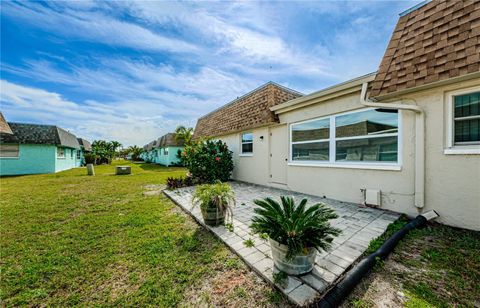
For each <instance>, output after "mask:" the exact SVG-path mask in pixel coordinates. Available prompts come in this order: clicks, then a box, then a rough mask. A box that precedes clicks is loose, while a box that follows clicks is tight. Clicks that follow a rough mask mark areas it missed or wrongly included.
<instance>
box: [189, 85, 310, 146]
mask: <svg viewBox="0 0 480 308" xmlns="http://www.w3.org/2000/svg"><path fill="white" fill-rule="evenodd" d="M300 96H302V94H301V93H300V92H297V91H294V90H291V89H288V88H286V87H283V86H280V85H278V84H276V83H273V82H268V83H266V84H265V85H263V86H261V87H259V88H257V89H255V90H253V91H251V92H249V93H247V94H245V95H243V96H241V97H239V98H237V99H235V100H233V101H232V102H230V103H228V104H226V105H224V106H222V107H220V108H218V109H217V110H214V111H212V112H210V113H209V114H207V115H205V116H203V117H201V118H200V119H198V121H197V125H196V126H195V131H194V134H193V136H194V138H199V137H215V136H220V135H225V134H229V133H234V132H238V131H242V130H248V129H253V128H256V127H261V126H265V125H267V124H271V123H276V122H278V118H277V116H276V115H275V114H274V113H273V112H272V111H270V108H271V107H273V106H275V105H278V104H281V103H283V102H286V101H289V100H291V99H294V98H297V97H300Z"/></svg>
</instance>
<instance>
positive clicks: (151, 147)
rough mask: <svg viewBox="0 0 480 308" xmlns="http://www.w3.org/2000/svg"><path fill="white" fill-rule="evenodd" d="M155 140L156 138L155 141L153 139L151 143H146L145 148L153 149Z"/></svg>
mask: <svg viewBox="0 0 480 308" xmlns="http://www.w3.org/2000/svg"><path fill="white" fill-rule="evenodd" d="M155 142H156V140H153V141H151V142H150V143H148V144H147V145H146V148H145V150H146V151H151V150H152V149H153V145H154V144H155Z"/></svg>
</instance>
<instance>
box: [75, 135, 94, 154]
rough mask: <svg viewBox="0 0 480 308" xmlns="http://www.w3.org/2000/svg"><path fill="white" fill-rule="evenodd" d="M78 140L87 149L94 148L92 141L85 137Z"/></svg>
mask: <svg viewBox="0 0 480 308" xmlns="http://www.w3.org/2000/svg"><path fill="white" fill-rule="evenodd" d="M77 140H78V144H80V146H82V147H83V149H84V150H85V151H91V150H92V145H91V144H90V142H88V141H87V140H85V139H83V138H77Z"/></svg>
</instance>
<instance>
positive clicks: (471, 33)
mask: <svg viewBox="0 0 480 308" xmlns="http://www.w3.org/2000/svg"><path fill="white" fill-rule="evenodd" d="M479 64H480V1H473V0H463V1H462V0H454V1H452V0H435V1H431V2H428V3H426V4H425V5H423V6H420V7H419V8H417V9H415V10H412V11H408V12H406V13H405V14H401V16H400V18H399V20H398V23H397V26H396V28H395V30H394V32H393V35H392V37H391V39H390V43H389V44H388V47H387V50H386V52H385V55H384V56H383V59H382V62H381V64H380V68H379V71H378V74H377V76H376V78H375V80H374V82H373V84H372V92H371V96H372V97H376V96H383V95H385V94H388V93H392V92H396V91H400V90H405V89H409V88H413V87H418V86H423V85H426V84H430V83H433V82H437V81H443V80H446V79H449V78H453V77H459V76H463V75H466V74H470V73H475V72H478V71H479V70H480V67H479Z"/></svg>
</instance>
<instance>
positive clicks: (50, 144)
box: [0, 122, 83, 176]
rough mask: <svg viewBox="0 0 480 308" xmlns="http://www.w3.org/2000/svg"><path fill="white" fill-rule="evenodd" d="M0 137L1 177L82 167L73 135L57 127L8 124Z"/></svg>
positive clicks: (79, 150)
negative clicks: (6, 130) (6, 129)
mask: <svg viewBox="0 0 480 308" xmlns="http://www.w3.org/2000/svg"><path fill="white" fill-rule="evenodd" d="M8 126H9V128H10V130H11V133H8V132H3V130H2V132H1V133H0V176H4V175H22V174H39V173H55V172H59V171H62V170H67V169H71V168H75V167H77V166H79V165H80V164H81V157H82V155H83V154H82V153H79V152H81V151H82V150H81V147H80V144H79V143H78V140H77V137H76V136H75V135H73V134H72V133H70V132H68V131H66V130H64V129H62V128H60V127H57V126H54V125H39V124H25V123H11V122H9V123H8Z"/></svg>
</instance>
